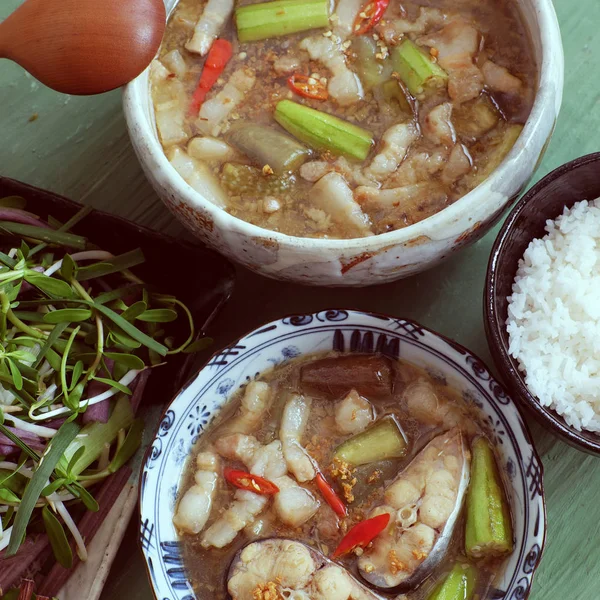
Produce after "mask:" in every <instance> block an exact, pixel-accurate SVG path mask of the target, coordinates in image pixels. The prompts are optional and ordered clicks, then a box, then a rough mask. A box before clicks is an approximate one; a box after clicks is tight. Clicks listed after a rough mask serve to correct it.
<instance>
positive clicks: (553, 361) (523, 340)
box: [506, 199, 600, 432]
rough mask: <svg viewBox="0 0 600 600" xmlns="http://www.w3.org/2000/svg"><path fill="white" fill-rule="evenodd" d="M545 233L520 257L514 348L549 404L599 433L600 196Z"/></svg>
mask: <svg viewBox="0 0 600 600" xmlns="http://www.w3.org/2000/svg"><path fill="white" fill-rule="evenodd" d="M546 231H547V235H546V236H544V238H543V239H536V240H533V241H532V242H531V244H529V247H528V248H527V250H526V251H525V254H524V255H523V258H522V259H521V260H520V261H519V269H518V271H517V275H516V277H515V282H514V284H513V289H512V291H513V294H512V296H510V297H509V299H508V302H509V305H508V319H507V323H506V324H507V330H508V335H509V340H510V346H509V352H510V354H511V355H512V356H513V357H514V358H515V359H516V360H517V361H518V362H519V365H520V368H521V370H522V371H523V372H524V373H525V383H526V384H527V387H528V388H529V390H530V392H531V393H532V394H533V395H535V396H536V397H537V398H538V399H539V401H540V403H541V404H542V405H543V406H546V407H549V408H552V409H554V410H555V411H556V412H557V413H558V414H560V415H562V416H563V418H564V419H565V421H566V422H567V423H568V424H569V425H571V426H572V427H574V428H575V429H577V430H579V431H581V430H582V429H585V430H588V431H592V432H600V199H598V200H595V201H593V202H587V201H582V202H578V203H576V204H575V205H574V206H573V207H572V208H571V209H567V208H565V210H564V212H563V214H562V215H561V216H559V217H558V218H557V219H556V221H548V222H547V223H546Z"/></svg>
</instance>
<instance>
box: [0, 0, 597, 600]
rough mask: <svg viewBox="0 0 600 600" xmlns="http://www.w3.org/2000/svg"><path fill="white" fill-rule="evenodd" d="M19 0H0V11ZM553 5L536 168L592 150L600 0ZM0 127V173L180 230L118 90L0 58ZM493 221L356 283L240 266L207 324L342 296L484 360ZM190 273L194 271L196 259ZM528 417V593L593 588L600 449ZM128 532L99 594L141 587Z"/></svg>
mask: <svg viewBox="0 0 600 600" xmlns="http://www.w3.org/2000/svg"><path fill="white" fill-rule="evenodd" d="M100 1H101V0H100ZM20 2H21V0H3V1H2V2H0V20H2V19H3V18H5V17H6V16H7V15H8V14H9V13H10V12H11V11H12V10H14V9H15V8H16V7H17V6H18V5H19V4H20ZM555 6H556V9H557V12H558V17H559V20H560V24H561V27H562V33H563V40H564V44H565V53H566V85H565V100H564V103H563V109H562V113H561V117H560V119H559V124H558V128H557V130H556V134H555V136H554V139H553V141H552V144H551V146H550V148H549V151H548V153H547V155H546V157H545V159H544V161H543V163H542V165H541V168H540V169H539V171H538V173H537V174H536V180H537V179H539V178H540V177H542V176H544V175H546V174H547V173H548V172H549V171H551V170H552V169H554V168H556V167H558V166H559V165H561V164H563V163H565V162H567V161H569V160H571V159H573V158H576V157H578V156H581V155H583V154H587V153H590V152H594V151H598V150H600V141H599V140H598V138H599V135H600V66H599V65H600V62H599V61H598V56H599V55H600V0H579V1H577V2H575V1H573V0H555ZM0 132H1V133H0V174H2V175H6V176H9V177H14V178H16V179H21V180H22V181H25V182H27V183H30V184H33V185H37V186H40V187H43V188H47V189H50V190H53V191H55V192H58V193H60V194H64V195H65V196H68V197H70V198H72V199H74V200H78V201H80V202H84V203H86V204H90V205H93V206H94V207H97V208H102V209H104V210H108V211H112V212H115V213H118V214H120V215H122V216H124V217H127V218H129V219H131V220H134V221H136V222H138V223H140V224H144V225H147V226H150V227H152V228H155V229H158V230H161V231H163V232H167V233H171V234H176V235H182V234H184V235H187V234H185V233H184V230H183V228H182V227H181V226H180V225H179V224H178V223H177V222H175V220H174V219H173V217H171V215H170V214H169V213H168V212H167V210H166V208H165V207H164V206H163V205H162V203H161V202H160V201H159V199H158V197H157V196H156V194H155V193H154V192H153V190H152V188H151V187H150V185H149V184H148V183H147V182H146V180H145V178H144V175H143V174H142V171H141V169H140V167H139V165H138V162H137V160H136V157H135V156H134V153H133V150H132V148H131V145H130V143H129V139H128V136H127V132H126V129H125V122H124V119H123V114H122V111H121V94H120V92H118V91H117V92H112V93H110V94H105V95H103V96H99V97H96V98H75V97H67V96H60V95H58V94H56V93H54V92H51V91H50V90H48V89H46V88H44V87H43V86H41V85H40V84H39V83H37V82H36V81H35V80H34V79H32V78H31V77H30V76H29V75H27V74H25V73H24V72H23V71H22V70H20V69H19V67H17V66H16V65H14V64H12V63H10V62H8V61H0ZM496 233H497V228H496V229H495V230H494V231H492V232H490V233H489V234H488V235H487V237H485V238H484V239H483V240H481V241H480V242H478V243H477V244H475V245H474V246H472V247H470V248H468V249H466V250H464V251H463V252H462V253H460V254H459V255H458V256H456V257H455V258H453V259H452V260H450V261H449V262H447V263H445V264H444V265H443V266H441V267H438V268H437V269H434V270H432V271H430V272H428V273H425V274H423V275H420V276H417V277H413V278H412V279H410V280H406V281H400V282H397V283H395V284H390V285H385V286H379V287H373V288H368V289H362V290H327V289H309V288H304V287H300V286H296V285H290V284H280V283H276V282H274V281H270V280H267V279H264V278H262V277H259V276H257V275H254V274H252V273H250V272H248V271H246V270H245V269H242V268H239V269H238V283H237V288H236V291H235V293H234V296H233V299H232V301H231V302H230V304H229V305H228V306H227V307H226V309H225V310H224V312H223V313H222V314H221V316H220V317H219V319H218V322H217V324H216V327H217V332H218V335H217V344H218V345H224V344H226V343H228V342H230V341H232V340H233V339H234V338H235V337H237V336H239V335H240V334H242V333H244V332H245V331H247V330H249V329H252V328H254V327H256V326H258V325H259V324H261V323H263V322H265V321H267V320H269V319H272V318H276V317H279V316H280V315H282V314H284V313H291V312H304V311H313V310H320V309H323V308H332V307H340V308H341V307H346V308H359V309H369V310H376V311H380V312H386V313H389V314H393V315H396V316H404V317H411V318H414V319H416V320H419V321H421V322H422V323H423V324H425V325H427V326H429V327H431V328H433V329H436V330H437V331H439V332H441V333H443V334H445V335H447V336H450V337H452V338H454V339H456V340H457V341H458V342H460V343H462V344H464V345H466V346H467V347H469V348H470V349H471V350H473V351H474V352H476V353H477V354H479V355H480V356H481V357H482V358H483V359H484V360H485V361H486V362H487V363H488V364H491V359H490V355H489V352H488V349H487V344H486V340H485V334H484V331H483V317H482V292H483V284H484V274H485V269H486V265H487V261H488V256H489V252H490V248H491V245H492V242H493V240H494V238H495V235H496ZM190 276H192V277H202V266H201V265H198V269H197V272H195V273H190ZM531 425H532V429H533V431H534V436H535V440H536V444H537V447H538V450H539V452H540V454H541V456H542V458H543V462H544V466H545V473H546V476H545V486H546V499H547V504H548V543H547V546H546V552H545V555H544V558H543V561H542V564H541V566H540V568H539V571H538V574H537V577H536V580H535V584H534V591H533V593H532V596H531V598H532V600H598V599H599V598H600V578H599V577H598V574H597V573H598V572H597V565H598V564H599V563H600V544H599V543H598V533H599V530H600V526H599V522H600V501H599V500H598V498H599V491H600V459H597V458H593V457H589V456H586V455H584V454H582V453H580V452H578V451H576V450H574V449H571V448H569V447H567V446H566V445H565V444H563V443H562V442H560V441H558V440H557V439H556V438H554V437H553V436H551V435H550V434H547V433H545V432H544V431H543V430H542V429H541V428H540V427H539V426H537V425H536V424H535V423H532V424H531ZM136 537H137V535H136V528H135V525H134V524H132V526H131V527H130V535H129V536H128V538H127V540H126V542H125V543H124V545H123V548H122V549H121V553H120V555H119V557H118V560H117V561H116V564H115V567H114V568H113V572H112V574H111V578H110V582H109V584H108V586H107V587H106V589H105V592H104V595H103V599H104V600H109V599H114V600H117V599H122V598H127V599H128V600H142V599H148V600H150V599H151V598H152V593H151V591H150V588H149V585H148V582H147V580H146V575H145V569H144V566H143V562H142V558H141V555H140V554H139V552H138V550H137V544H136V541H135V540H136ZM510 600H513V599H510Z"/></svg>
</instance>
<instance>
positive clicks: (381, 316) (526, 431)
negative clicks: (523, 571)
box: [137, 308, 548, 600]
mask: <svg viewBox="0 0 600 600" xmlns="http://www.w3.org/2000/svg"><path fill="white" fill-rule="evenodd" d="M338 312H348V313H352V314H362V315H366V316H368V317H373V318H375V319H378V320H389V319H392V320H396V321H401V322H404V323H406V324H410V325H413V326H414V327H416V328H418V329H420V330H422V331H425V332H427V333H428V334H430V335H432V336H433V337H437V338H439V339H441V340H443V341H444V342H446V343H447V344H448V345H449V346H450V347H451V348H453V349H454V350H456V351H457V352H459V353H460V354H463V355H466V356H471V357H472V358H473V359H475V360H476V361H478V363H479V364H480V365H481V366H482V367H483V368H484V369H485V370H486V371H487V372H488V373H489V376H490V382H494V383H495V384H497V386H498V389H499V390H500V391H501V392H503V393H504V394H506V396H507V397H508V398H509V399H510V400H511V406H512V409H513V410H514V411H515V412H516V413H517V415H518V416H519V417H520V421H521V423H520V425H521V432H522V434H523V437H524V438H525V440H526V441H527V442H528V443H529V444H530V446H531V449H532V453H533V458H534V459H536V461H537V467H538V469H539V481H538V483H537V485H538V492H539V501H540V503H541V522H540V523H539V526H540V527H541V533H542V539H541V542H540V544H539V554H538V555H537V557H536V558H535V563H534V564H533V566H532V567H531V571H530V572H529V575H530V582H529V587H528V588H527V589H526V591H525V594H524V595H523V596H521V599H522V600H528V599H529V598H530V595H531V593H532V591H533V582H534V579H535V576H536V573H537V570H538V568H539V566H540V564H541V562H542V558H543V556H544V552H545V549H546V543H547V539H548V510H547V505H546V490H545V485H544V476H545V469H544V464H543V462H542V459H541V457H540V455H539V453H538V450H537V447H536V445H535V443H534V439H533V435H532V433H531V430H530V428H529V425H528V423H527V421H526V420H525V418H524V415H523V413H522V411H521V408H520V406H519V404H518V403H517V402H515V401H514V400H513V397H512V396H511V395H510V394H507V393H506V389H505V387H504V385H503V384H502V382H501V381H498V379H497V378H496V377H495V376H494V374H493V372H492V371H490V370H489V367H487V365H486V363H485V362H484V361H483V360H481V358H480V357H479V356H478V355H477V354H475V353H474V352H472V351H471V350H469V349H468V348H467V347H465V346H463V345H462V344H460V343H458V342H457V341H455V340H453V339H452V338H450V337H448V336H446V335H444V334H442V333H438V332H437V331H435V330H433V329H431V328H429V327H426V326H424V325H422V324H421V323H419V322H418V321H415V320H414V319H410V318H404V317H396V316H393V315H389V314H385V313H381V312H377V311H370V310H362V309H359V308H329V309H321V310H315V311H308V312H306V313H289V314H288V313H286V314H284V315H282V316H281V317H279V318H276V319H272V320H270V321H268V322H267V323H262V324H260V325H257V326H256V327H253V328H251V329H249V330H247V331H246V332H245V333H243V334H241V335H239V336H237V337H236V338H235V339H234V340H233V341H231V342H230V343H228V344H227V345H225V346H224V347H222V348H220V349H217V350H215V352H214V353H213V354H212V355H211V356H210V358H208V360H207V361H206V363H205V364H204V365H203V366H201V367H198V369H197V370H196V371H195V372H194V374H192V375H190V377H189V379H188V380H187V381H186V382H185V383H184V384H183V385H182V387H181V389H180V390H179V391H178V392H176V393H175V394H174V395H173V397H172V398H171V399H170V400H169V402H168V403H167V404H166V405H165V408H164V411H163V412H162V414H161V417H160V419H158V422H157V425H156V427H155V429H154V431H153V434H152V438H151V439H152V441H151V443H150V444H149V445H148V448H147V449H146V451H145V452H144V456H143V458H142V463H141V466H140V471H141V474H140V481H141V480H142V477H143V473H144V469H145V468H146V464H147V463H148V460H149V459H150V457H151V455H152V450H153V445H154V441H155V440H156V438H157V436H158V434H159V431H160V428H161V424H162V423H163V420H164V419H165V417H166V416H167V414H168V413H169V411H170V409H171V406H172V405H173V403H174V402H175V401H176V400H177V398H178V397H179V396H180V395H181V394H182V393H183V392H184V391H185V390H187V388H188V387H189V386H190V385H191V384H192V383H193V382H194V380H195V379H196V378H197V377H198V375H199V374H200V372H201V371H202V370H203V369H205V368H206V367H207V366H209V365H210V364H211V363H212V362H213V360H214V359H217V358H218V357H219V356H221V355H222V354H223V352H225V351H227V350H228V349H230V348H234V347H237V346H238V345H239V342H240V341H241V340H243V339H245V338H247V337H251V336H252V335H254V334H257V333H263V332H268V331H269V328H270V327H271V326H272V325H274V324H277V323H280V322H282V321H285V320H286V319H289V320H291V319H294V318H298V317H305V316H307V315H310V316H318V315H320V314H323V313H338ZM524 460H525V459H523V462H524ZM142 494H143V488H142V486H139V488H138V493H137V496H138V504H137V516H138V525H139V527H140V529H139V530H138V531H140V530H141V529H142V525H141V523H142V517H143V514H142V503H143V498H142ZM526 498H527V501H528V503H532V502H533V500H532V499H531V498H530V497H529V495H526ZM137 546H138V550H139V552H140V553H141V556H142V561H143V564H144V568H145V570H146V577H147V579H148V582H149V586H150V589H151V591H152V595H153V597H154V598H155V600H161V599H160V598H159V596H158V590H157V589H155V586H154V580H153V577H152V573H151V569H150V565H149V561H148V557H147V556H146V550H145V548H144V546H143V543H142V539H141V537H140V536H137ZM194 597H195V596H194Z"/></svg>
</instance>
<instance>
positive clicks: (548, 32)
mask: <svg viewBox="0 0 600 600" xmlns="http://www.w3.org/2000/svg"><path fill="white" fill-rule="evenodd" d="M165 1H167V0H165ZM531 1H532V3H533V6H534V9H535V11H536V13H537V15H538V19H539V26H538V28H537V33H538V34H539V36H540V46H541V56H542V59H541V62H540V64H539V71H538V76H539V77H538V84H537V90H536V97H535V100H534V103H533V106H532V109H531V112H530V114H529V117H528V118H527V121H526V122H525V126H524V128H523V131H522V132H521V135H520V136H519V138H518V139H517V142H516V143H515V145H514V146H513V147H512V149H511V150H510V152H509V153H508V155H507V156H506V157H505V158H504V160H503V161H502V163H501V164H500V165H499V166H498V167H497V168H496V169H495V170H494V171H493V173H492V174H491V175H490V176H489V177H488V178H487V179H486V180H484V181H483V182H482V183H481V184H479V185H478V186H477V187H476V188H474V189H473V190H471V191H470V192H469V193H467V194H465V195H464V196H462V197H461V198H459V199H458V200H457V201H455V202H454V203H453V204H451V205H450V206H447V207H446V208H444V209H442V210H441V211H439V212H438V213H436V214H434V215H432V216H430V217H428V218H426V219H424V220H423V221H419V222H418V223H414V224H413V225H409V226H408V227H404V228H401V229H397V230H395V231H391V232H387V233H382V234H378V235H373V236H369V237H362V238H348V239H329V238H310V237H301V236H293V235H288V234H284V233H280V232H277V231H273V230H270V229H266V228H264V227H260V226H258V225H254V224H252V223H248V222H247V221H244V220H243V219H240V218H238V217H234V216H233V215H231V214H229V213H228V212H227V211H226V210H224V209H222V208H219V207H218V206H216V205H215V204H213V203H212V202H210V201H208V200H206V199H205V198H204V197H203V196H201V195H200V194H199V193H198V192H196V191H195V190H194V189H193V188H192V187H191V186H190V185H188V184H187V183H186V182H185V181H184V180H183V178H182V177H181V176H180V175H179V173H177V171H176V170H175V168H174V167H173V166H172V165H171V164H170V162H169V161H168V160H167V158H166V155H165V152H164V150H163V148H162V145H161V144H160V142H159V141H158V138H157V137H156V135H155V132H154V130H153V127H152V126H150V123H149V120H148V119H147V118H146V115H145V111H144V108H143V106H142V104H143V100H145V99H146V98H147V97H148V95H149V93H150V89H149V82H147V85H146V86H145V87H144V90H143V91H142V90H141V89H138V88H141V86H142V85H143V84H144V81H145V78H146V77H148V73H149V69H150V66H149V67H148V68H147V69H146V70H145V71H144V72H143V73H142V74H141V75H139V76H138V77H137V78H136V79H134V80H133V81H131V82H130V83H129V84H127V86H125V88H124V93H123V108H124V113H125V119H126V122H127V127H128V130H129V133H130V136H131V137H132V138H135V139H136V140H137V142H138V144H139V145H140V146H143V152H145V153H146V154H147V155H148V158H147V159H145V158H142V157H140V162H141V163H142V165H144V163H146V161H148V162H149V163H150V164H151V166H152V171H153V174H154V176H155V177H157V178H159V179H160V180H161V186H162V187H164V188H165V189H167V188H169V189H170V190H174V191H175V192H176V194H177V195H178V196H180V197H182V198H185V199H186V203H187V204H188V205H189V206H190V207H192V208H197V209H201V210H202V211H203V212H204V213H205V214H206V215H208V218H210V220H212V222H213V223H214V224H215V225H216V229H217V230H224V231H228V232H229V231H232V232H238V233H241V234H242V235H245V236H248V237H250V238H252V239H254V240H259V241H263V242H266V243H268V244H274V243H276V244H278V245H280V246H281V247H288V248H295V249H307V248H310V249H323V250H332V251H340V250H344V251H348V252H364V251H367V252H368V251H376V250H378V249H380V248H382V247H388V246H395V245H399V244H405V243H407V242H410V241H411V240H413V239H415V238H419V237H422V236H424V237H430V238H431V239H432V240H435V239H438V237H439V236H438V235H436V232H437V231H438V230H440V229H443V228H444V226H445V225H446V226H447V224H448V223H457V222H460V220H461V219H462V218H464V217H465V216H466V215H469V214H472V213H475V212H476V208H477V207H478V206H480V205H481V203H482V201H483V202H485V201H486V199H487V198H493V184H494V183H495V182H497V181H500V180H509V181H510V180H511V175H512V165H513V164H514V163H515V162H519V161H520V159H522V157H523V156H527V155H528V153H529V147H530V146H531V145H533V146H535V144H533V142H534V138H535V134H536V132H537V131H538V129H539V128H540V127H543V125H544V119H545V118H546V116H547V115H546V108H547V105H548V104H549V103H550V104H551V103H554V102H556V108H557V112H558V110H559V107H560V104H561V102H562V94H563V87H564V70H565V61H564V49H563V44H562V37H561V33H560V27H559V23H558V18H557V15H556V11H555V8H554V5H553V3H552V0H531ZM557 83H558V84H559V85H558V86H557V85H556V84H557ZM552 90H556V92H555V93H556V96H555V95H554V94H553V93H552ZM150 110H153V109H152V106H150ZM552 131H553V127H552V128H551V130H550V132H549V135H551V134H552ZM134 145H135V143H134ZM136 151H137V149H136ZM540 151H541V153H542V154H543V148H541V149H540ZM141 153H142V151H140V152H138V154H141ZM148 168H150V167H148ZM525 183H526V182H524V184H525ZM519 193H520V191H519ZM170 195H171V196H172V195H173V194H172V193H170ZM505 208H506V203H504V204H503V206H502V210H504V209H505ZM461 233H462V232H458V233H457V236H459V235H460V234H461ZM430 234H432V235H430Z"/></svg>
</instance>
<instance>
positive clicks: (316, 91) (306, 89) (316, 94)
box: [288, 74, 329, 100]
mask: <svg viewBox="0 0 600 600" xmlns="http://www.w3.org/2000/svg"><path fill="white" fill-rule="evenodd" d="M288 85H289V86H290V89H291V90H292V92H294V93H296V94H298V95H299V96H303V97H304V98H310V99H312V100H327V98H329V92H328V91H327V87H326V86H325V85H323V84H322V83H321V82H320V81H319V80H318V79H315V78H314V77H309V76H308V75H299V74H296V75H292V76H291V77H290V78H289V79H288Z"/></svg>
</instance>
